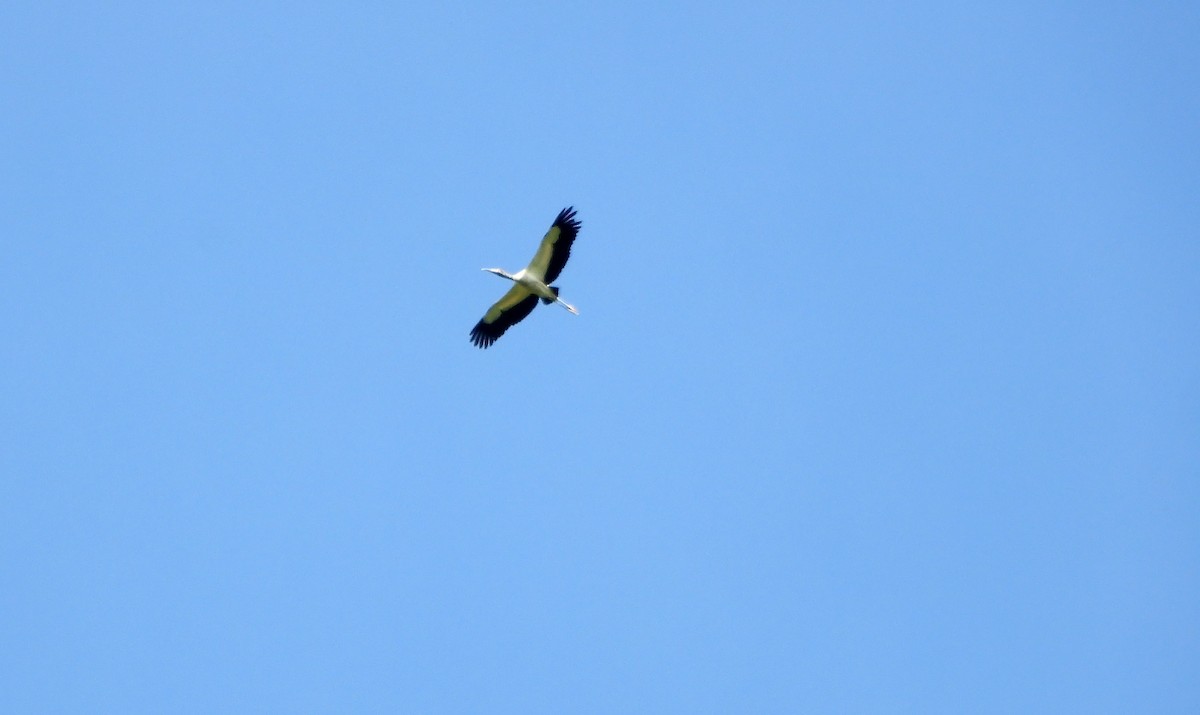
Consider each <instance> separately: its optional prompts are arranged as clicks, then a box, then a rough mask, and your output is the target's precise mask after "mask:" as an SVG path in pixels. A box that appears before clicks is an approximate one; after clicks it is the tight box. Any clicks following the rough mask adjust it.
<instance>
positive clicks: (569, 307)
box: [554, 298, 579, 315]
mask: <svg viewBox="0 0 1200 715" xmlns="http://www.w3.org/2000/svg"><path fill="white" fill-rule="evenodd" d="M554 302H555V303H558V304H560V305H562V307H564V308H566V309H567V310H569V311H571V314H572V315H579V311H578V310H575V306H573V305H571V304H570V303H568V302H567V301H565V300H563V299H562V298H556V299H555V300H554Z"/></svg>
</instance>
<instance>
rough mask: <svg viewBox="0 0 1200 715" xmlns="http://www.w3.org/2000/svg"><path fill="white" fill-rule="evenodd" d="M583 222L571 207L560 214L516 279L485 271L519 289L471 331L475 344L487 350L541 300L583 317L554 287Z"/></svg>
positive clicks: (503, 298) (512, 289)
mask: <svg viewBox="0 0 1200 715" xmlns="http://www.w3.org/2000/svg"><path fill="white" fill-rule="evenodd" d="M579 226H580V223H579V221H576V220H575V207H573V206H568V207H567V208H565V209H563V210H562V211H559V212H558V216H557V217H556V218H555V219H554V224H553V225H551V226H550V230H549V231H547V232H546V235H545V236H543V237H542V243H541V245H539V246H538V249H537V253H535V254H534V255H533V260H532V261H530V262H529V265H528V266H525V268H524V269H522V270H520V271H517V273H516V275H510V274H508V273H505V272H504V271H503V270H501V269H499V268H484V269H483V270H485V271H487V272H489V273H495V274H496V275H498V276H501V277H503V278H507V279H509V280H510V281H513V282H514V283H515V284H516V285H514V286H513V287H512V288H509V289H508V292H507V293H505V294H504V297H502V298H501V299H500V300H498V301H496V303H495V304H494V305H492V307H491V308H488V312H487V313H485V314H484V316H483V319H482V320H480V321H479V322H478V323H476V324H475V327H474V328H472V329H471V342H472V343H474V344H475V345H477V346H479V347H481V348H486V347H490V346H491V344H492V343H494V342H496V340H497V339H498V338H499V337H500V336H501V335H504V331H505V330H508V329H509V328H511V327H512V326H514V325H516V324H517V323H519V322H521V321H522V320H524V319H525V316H527V315H529V314H530V313H531V312H533V309H534V308H536V307H537V304H538V300H539V299H540V300H541V301H542V302H543V303H546V304H547V305H548V304H550V303H558V304H559V305H561V306H562V307H564V308H566V309H567V310H569V311H570V312H571V313H573V314H574V315H579V311H578V310H575V306H573V305H571V304H569V303H567V302H566V301H564V300H563V299H562V298H559V297H558V286H551V285H550V284H551V283H553V282H554V280H555V279H556V278H558V274H559V273H561V272H562V269H563V266H565V265H567V259H568V258H570V257H571V244H572V243H574V242H575V236H576V235H578V234H579Z"/></svg>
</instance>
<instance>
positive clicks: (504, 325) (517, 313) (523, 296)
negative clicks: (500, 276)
mask: <svg viewBox="0 0 1200 715" xmlns="http://www.w3.org/2000/svg"><path fill="white" fill-rule="evenodd" d="M537 304H538V297H537V296H536V295H534V294H533V293H530V292H529V290H528V289H527V288H525V286H522V285H520V284H516V285H514V286H513V287H512V288H509V289H508V292H507V293H505V294H504V297H503V298H501V299H500V300H498V301H496V302H495V304H493V305H492V307H491V308H488V312H487V313H486V314H485V315H484V316H483V319H482V320H480V321H479V322H478V323H476V324H475V327H474V328H472V329H471V342H472V343H474V344H475V345H476V346H477V347H481V348H487V347H491V345H492V343H494V342H496V340H497V339H498V338H499V337H500V336H501V335H504V331H505V330H508V329H509V328H511V327H512V326H514V325H516V324H517V323H519V322H521V321H522V320H524V319H525V316H527V315H529V314H530V313H532V312H533V309H534V308H536V307H537Z"/></svg>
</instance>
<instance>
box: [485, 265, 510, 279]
mask: <svg viewBox="0 0 1200 715" xmlns="http://www.w3.org/2000/svg"><path fill="white" fill-rule="evenodd" d="M479 270H481V271H487V272H488V273H495V274H496V275H498V276H500V277H501V278H507V279H509V280H510V281H511V280H513V277H512V276H510V275H508V274H507V273H505V272H504V271H503V270H501V269H499V268H481V269H479Z"/></svg>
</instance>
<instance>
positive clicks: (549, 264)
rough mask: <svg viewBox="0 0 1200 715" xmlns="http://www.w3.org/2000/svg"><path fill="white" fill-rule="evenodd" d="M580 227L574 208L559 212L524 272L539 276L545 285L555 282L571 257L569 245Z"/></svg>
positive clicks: (569, 207) (570, 207)
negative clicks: (527, 271)
mask: <svg viewBox="0 0 1200 715" xmlns="http://www.w3.org/2000/svg"><path fill="white" fill-rule="evenodd" d="M581 225H582V224H581V223H580V222H579V221H576V220H575V207H574V206H568V207H567V208H565V209H563V210H562V211H559V212H558V217H557V218H555V219H554V224H553V225H552V226H551V227H550V230H549V231H547V232H546V235H545V236H543V237H542V243H541V245H539V246H538V250H537V253H535V254H534V256H533V260H532V261H530V262H529V268H527V269H526V270H529V271H531V272H533V273H536V274H537V275H539V276H541V278H542V282H543V283H545V284H546V285H550V284H551V283H553V282H554V281H556V280H557V279H558V274H559V273H562V269H563V266H565V265H567V259H568V258H570V257H571V244H573V243H575V236H577V235H579V227H580V226H581Z"/></svg>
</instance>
